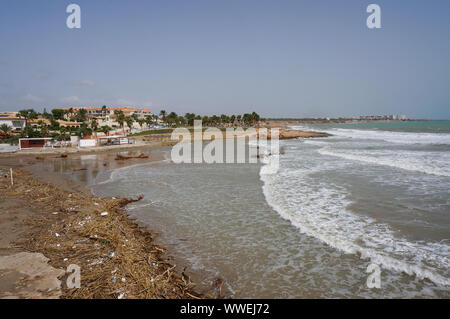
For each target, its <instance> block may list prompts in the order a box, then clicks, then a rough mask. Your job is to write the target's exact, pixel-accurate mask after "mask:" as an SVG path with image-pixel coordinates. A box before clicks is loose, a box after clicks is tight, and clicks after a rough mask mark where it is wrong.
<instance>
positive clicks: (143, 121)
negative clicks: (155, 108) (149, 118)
mask: <svg viewBox="0 0 450 319" xmlns="http://www.w3.org/2000/svg"><path fill="white" fill-rule="evenodd" d="M137 122H138V123H139V126H140V127H141V130H142V126H143V125H144V123H145V119H138V120H137Z"/></svg>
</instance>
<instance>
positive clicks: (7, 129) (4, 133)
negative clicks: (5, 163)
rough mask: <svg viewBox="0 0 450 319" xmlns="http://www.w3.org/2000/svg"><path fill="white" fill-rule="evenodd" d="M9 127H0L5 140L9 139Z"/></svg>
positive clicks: (5, 125)
mask: <svg viewBox="0 0 450 319" xmlns="http://www.w3.org/2000/svg"><path fill="white" fill-rule="evenodd" d="M11 130H12V129H11V126H9V125H8V124H2V125H0V131H2V135H3V136H4V137H5V138H8V137H9V133H11Z"/></svg>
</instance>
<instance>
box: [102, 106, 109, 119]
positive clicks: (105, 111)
mask: <svg viewBox="0 0 450 319" xmlns="http://www.w3.org/2000/svg"><path fill="white" fill-rule="evenodd" d="M107 111H108V109H107V107H106V105H103V106H102V117H105V116H106V113H107Z"/></svg>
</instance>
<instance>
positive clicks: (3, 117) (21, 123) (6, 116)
mask: <svg viewBox="0 0 450 319" xmlns="http://www.w3.org/2000/svg"><path fill="white" fill-rule="evenodd" d="M25 122H26V121H25V119H23V118H20V117H18V116H17V114H16V113H15V112H4V113H0V125H2V124H6V125H8V126H9V127H11V128H12V129H13V130H14V131H20V130H22V129H24V128H25Z"/></svg>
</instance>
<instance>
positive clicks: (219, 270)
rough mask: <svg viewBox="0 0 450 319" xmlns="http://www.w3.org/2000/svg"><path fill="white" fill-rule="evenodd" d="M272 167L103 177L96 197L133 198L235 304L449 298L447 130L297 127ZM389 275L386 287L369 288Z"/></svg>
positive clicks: (204, 283) (145, 168) (170, 169)
mask: <svg viewBox="0 0 450 319" xmlns="http://www.w3.org/2000/svg"><path fill="white" fill-rule="evenodd" d="M295 128H299V129H305V128H307V129H312V130H318V131H325V132H328V133H331V134H333V136H332V137H329V138H318V139H295V140H286V141H281V147H282V149H283V152H282V155H280V156H279V161H280V168H279V170H278V171H277V172H274V171H273V170H272V169H271V168H270V165H269V164H264V163H262V164H174V163H172V162H171V161H170V154H169V152H167V160H165V161H161V162H154V163H148V164H143V165H135V166H131V167H125V168H120V169H117V170H113V171H110V172H104V173H101V174H99V175H98V176H97V178H96V180H95V182H94V184H93V185H92V187H93V192H94V193H95V194H97V195H100V196H136V195H138V194H144V195H145V197H144V199H143V200H142V201H140V202H137V203H134V204H132V205H129V207H128V212H129V214H130V215H131V216H132V217H134V218H137V219H138V220H139V221H141V222H143V223H144V224H146V225H148V227H149V228H150V229H153V230H157V231H159V232H161V235H160V236H159V240H160V241H161V242H162V243H163V244H164V245H165V246H166V247H168V249H169V252H170V254H172V255H174V256H175V258H176V259H177V260H178V261H177V262H181V263H182V264H179V265H177V267H179V268H181V269H183V268H184V267H186V268H187V270H188V272H194V273H195V272H197V273H199V274H201V275H200V276H199V277H198V278H197V280H198V281H199V282H198V284H199V287H203V288H205V289H206V287H208V286H211V284H212V282H214V280H215V279H216V278H222V279H224V281H225V285H224V290H226V292H227V293H228V294H229V295H233V296H235V297H242V298H249V297H256V298H301V297H313V298H323V297H329V298H339V297H344V298H371V297H377V298H380V297H388V298H401V297H444V298H448V297H449V296H450V271H449V265H450V262H449V258H450V195H449V189H450V122H445V121H437V122H414V123H413V122H392V123H367V124H365V123H358V124H334V125H309V126H299V127H295ZM370 264H376V265H378V266H379V267H380V270H381V273H380V282H381V288H379V289H377V288H369V287H368V286H367V283H366V282H367V278H368V276H369V275H370V274H369V273H367V267H368V266H369V265H370Z"/></svg>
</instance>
